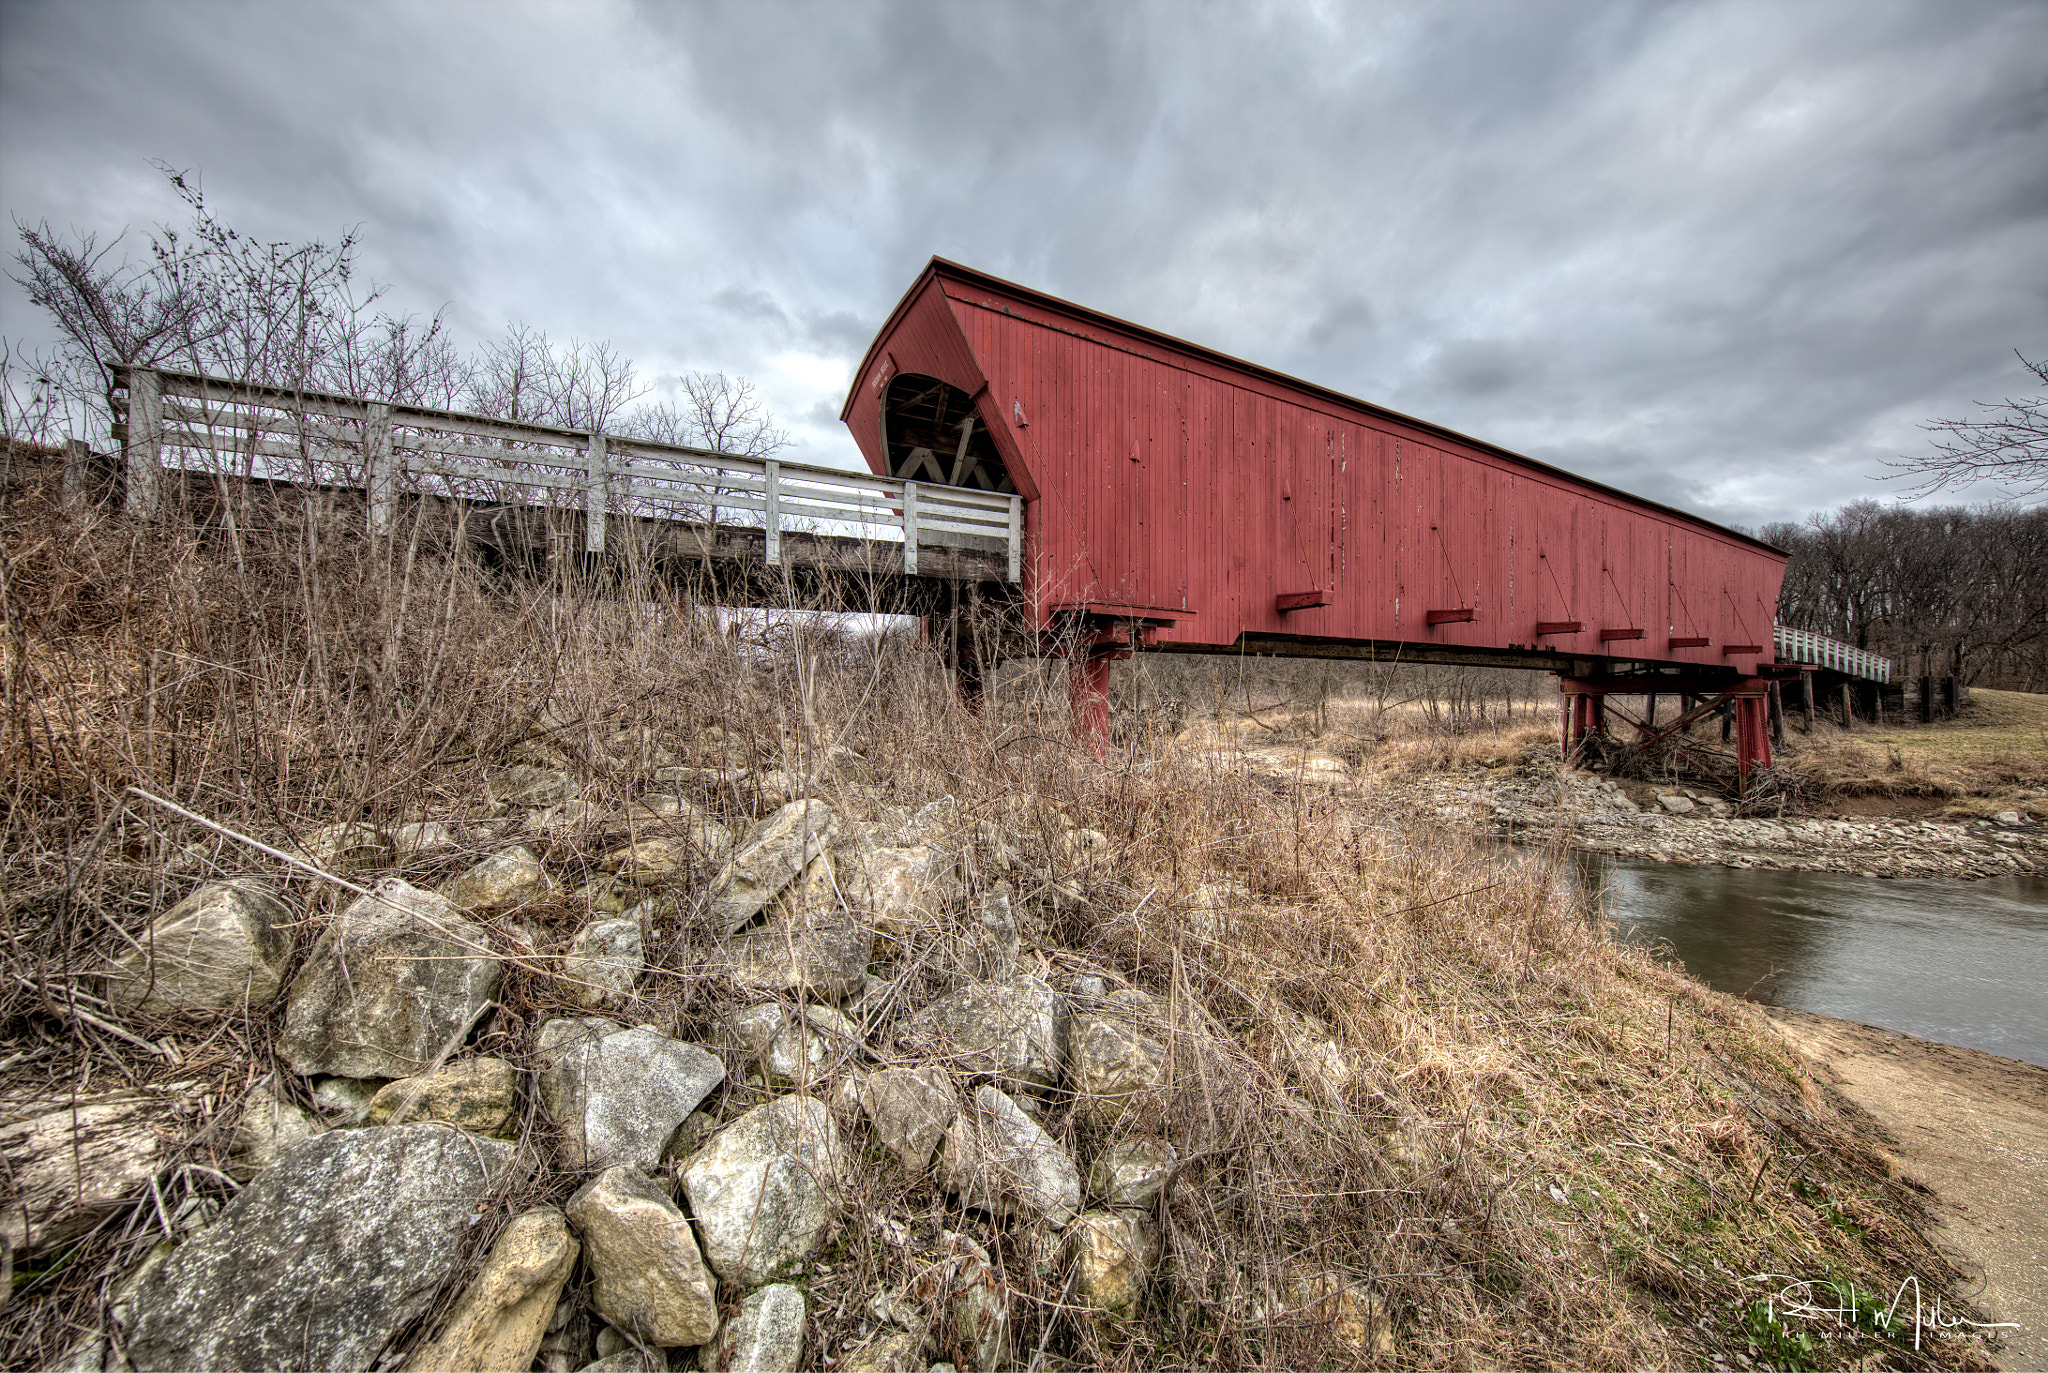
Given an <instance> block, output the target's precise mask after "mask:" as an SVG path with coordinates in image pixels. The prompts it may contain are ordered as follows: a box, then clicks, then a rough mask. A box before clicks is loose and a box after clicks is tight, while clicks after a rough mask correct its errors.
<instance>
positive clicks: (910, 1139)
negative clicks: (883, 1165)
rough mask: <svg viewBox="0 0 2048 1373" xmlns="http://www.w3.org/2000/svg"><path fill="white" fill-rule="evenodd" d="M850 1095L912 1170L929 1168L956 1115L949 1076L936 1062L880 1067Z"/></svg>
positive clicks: (956, 1100)
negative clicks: (927, 1064) (920, 1066)
mask: <svg viewBox="0 0 2048 1373" xmlns="http://www.w3.org/2000/svg"><path fill="white" fill-rule="evenodd" d="M853 1094H854V1099H855V1100H856V1101H858V1102H859V1103H860V1108H861V1110H862V1111H863V1112H864V1113H865V1114H866V1116H867V1118H868V1121H869V1123H870V1124H872V1125H873V1126H874V1129H875V1138H876V1139H878V1140H880V1141H881V1143H882V1146H883V1147H884V1148H886V1149H887V1150H888V1151H889V1152H890V1153H892V1154H894V1155H895V1156H896V1160H897V1162H899V1163H901V1164H902V1165H903V1167H904V1169H905V1170H906V1171H908V1172H911V1173H922V1172H924V1171H925V1169H927V1168H929V1167H931V1165H932V1156H933V1155H934V1154H936V1153H937V1152H938V1151H939V1145H940V1144H941V1143H942V1142H943V1141H944V1140H945V1138H946V1131H947V1130H948V1129H950V1128H951V1127H952V1124H953V1121H954V1119H955V1118H956V1117H958V1116H959V1114H960V1100H959V1098H958V1097H956V1096H955V1095H954V1093H953V1082H952V1079H951V1078H949V1077H948V1076H947V1075H946V1070H945V1069H944V1068H940V1067H937V1066H927V1067H923V1068H884V1069H881V1070H880V1071H878V1072H872V1073H869V1074H867V1075H866V1076H865V1077H863V1078H861V1079H860V1080H859V1082H858V1083H856V1084H855V1085H854V1088H853Z"/></svg>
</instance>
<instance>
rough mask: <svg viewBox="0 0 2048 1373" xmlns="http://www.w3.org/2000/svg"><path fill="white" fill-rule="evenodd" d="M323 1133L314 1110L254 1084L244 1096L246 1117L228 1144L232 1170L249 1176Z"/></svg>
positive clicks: (238, 1125)
mask: <svg viewBox="0 0 2048 1373" xmlns="http://www.w3.org/2000/svg"><path fill="white" fill-rule="evenodd" d="M318 1133H320V1122H319V1121H318V1120H316V1119H314V1117H313V1114H312V1112H310V1111H305V1110H301V1109H300V1108H299V1107H297V1106H295V1105H293V1104H292V1103H291V1102H289V1101H286V1100H284V1099H283V1098H282V1097H279V1096H277V1095H276V1094H275V1093H273V1092H272V1091H271V1090H270V1089H269V1088H268V1087H260V1086H259V1087H251V1088H250V1089H249V1095H248V1096H246V1097H244V1098H243V1099H242V1119H241V1121H240V1122H239V1123H237V1124H236V1126H235V1139H234V1143H233V1144H231V1145H230V1146H229V1147H228V1171H229V1172H230V1173H232V1174H234V1176H235V1177H237V1178H240V1179H244V1180H246V1179H248V1178H252V1177H254V1176H255V1175H256V1174H258V1173H260V1172H262V1171H263V1170H264V1169H265V1168H268V1167H269V1166H270V1165H271V1164H273V1163H275V1162H277V1160H278V1157H279V1156H280V1155H282V1154H283V1153H284V1151H285V1150H287V1149H289V1148H291V1147H292V1146H293V1145H294V1144H297V1143H298V1142H299V1141H300V1140H302V1139H311V1138H312V1137H313V1136H314V1135H316V1134H318Z"/></svg>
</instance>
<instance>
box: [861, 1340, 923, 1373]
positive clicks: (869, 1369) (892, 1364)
mask: <svg viewBox="0 0 2048 1373" xmlns="http://www.w3.org/2000/svg"><path fill="white" fill-rule="evenodd" d="M924 1367H925V1362H924V1335H923V1333H922V1332H917V1331H910V1330H884V1331H882V1332H881V1333H880V1334H878V1335H876V1336H875V1337H874V1338H873V1339H871V1340H869V1341H868V1342H867V1343H866V1344H864V1345H862V1346H861V1347H860V1348H858V1349H856V1350H853V1351H852V1352H851V1353H848V1354H847V1355H846V1356H845V1362H844V1363H843V1364H841V1365H840V1373H923V1370H924Z"/></svg>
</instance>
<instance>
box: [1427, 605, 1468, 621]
mask: <svg viewBox="0 0 2048 1373" xmlns="http://www.w3.org/2000/svg"><path fill="white" fill-rule="evenodd" d="M1478 615H1479V612H1478V611H1476V610H1474V609H1473V608H1472V607H1470V606H1466V607H1465V608H1464V609H1463V610H1432V611H1430V612H1429V614H1428V615H1426V616H1424V617H1423V618H1425V619H1427V620H1428V621H1429V622H1430V623H1431V624H1433V625H1462V624H1470V623H1471V622H1472V621H1473V620H1474V619H1476V618H1478Z"/></svg>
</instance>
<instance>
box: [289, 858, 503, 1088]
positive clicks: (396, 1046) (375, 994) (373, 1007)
mask: <svg viewBox="0 0 2048 1373" xmlns="http://www.w3.org/2000/svg"><path fill="white" fill-rule="evenodd" d="M490 947H491V946H490V939H489V936H488V935H487V934H486V933H485V931H484V928H483V927H482V926H481V925H478V924H476V923H475V922H473V921H471V920H469V919H467V918H465V917H464V916H463V915H462V914H461V912H459V911H457V910H456V909H455V907H454V906H452V905H451V904H449V902H448V901H447V900H446V899H445V898H443V897H439V896H436V895H434V894H433V893H432V892H424V891H421V890H420V889H419V888H417V887H414V886H411V885H410V884H408V883H405V882H401V881H399V880H397V879H396V878H392V879H388V880H386V881H383V882H379V883H378V884H377V889H376V892H375V894H373V895H371V896H364V897H359V898H357V899H356V900H355V901H354V902H352V903H351V904H350V905H349V906H348V907H347V908H346V909H344V910H343V911H342V912H341V914H340V915H338V916H336V917H335V918H334V923H333V924H332V925H330V926H329V927H328V929H327V932H326V933H325V934H323V935H321V936H320V940H319V942H318V943H316V944H315V945H314V946H313V952H312V954H311V955H310V956H309V957H308V958H307V960H306V966H305V967H304V968H302V969H301V970H300V971H299V975H298V977H297V978H296V979H294V981H293V982H292V988H291V995H290V1000H289V1002H288V1003H287V1005H286V1007H285V1026H284V1035H283V1037H282V1038H280V1039H279V1040H278V1045H277V1051H278V1056H279V1057H280V1058H282V1059H283V1060H284V1061H285V1062H286V1063H287V1064H289V1065H290V1066H291V1068H292V1069H293V1071H295V1072H300V1073H306V1074H313V1073H331V1074H334V1075H335V1076H338V1077H355V1078H365V1077H383V1078H390V1077H407V1076H410V1075H411V1074H413V1073H417V1072H419V1071H420V1070H421V1069H423V1068H425V1067H426V1066H427V1064H428V1063H429V1062H430V1061H432V1059H433V1057H434V1055H435V1054H436V1053H438V1052H439V1051H440V1049H441V1047H442V1045H444V1044H446V1043H448V1042H449V1040H451V1039H453V1038H454V1037H455V1034H456V1032H457V1031H458V1030H460V1029H461V1028H462V1027H463V1026H464V1025H465V1024H468V1023H469V1022H470V1021H471V1020H473V1019H474V1018H475V1017H476V1014H477V1013H478V1012H479V1011H481V1010H482V1009H483V1006H484V1003H485V1002H487V1001H489V1000H490V999H491V998H492V997H494V996H495V995H497V991H498V978H499V976H500V974H501V973H502V972H503V966H502V965H501V964H500V963H499V962H498V960H497V959H496V958H495V957H493V956H492V955H491V952H490Z"/></svg>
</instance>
